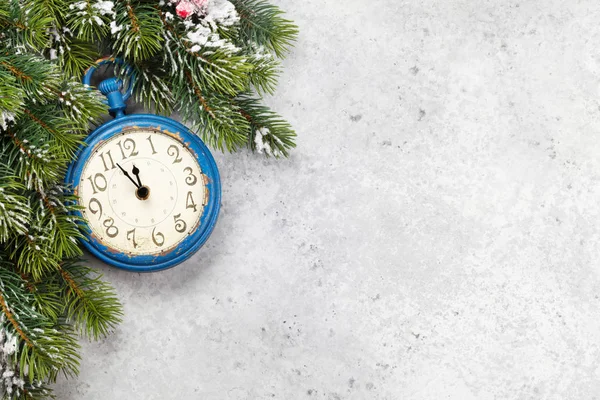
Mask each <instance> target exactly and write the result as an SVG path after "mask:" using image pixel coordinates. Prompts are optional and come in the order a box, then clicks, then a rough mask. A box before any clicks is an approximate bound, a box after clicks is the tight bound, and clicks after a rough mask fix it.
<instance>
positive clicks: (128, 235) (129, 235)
mask: <svg viewBox="0 0 600 400" xmlns="http://www.w3.org/2000/svg"><path fill="white" fill-rule="evenodd" d="M130 238H131V239H130ZM127 240H133V248H134V249H135V248H136V247H137V246H138V244H137V242H136V241H135V228H133V229H132V230H130V231H127Z"/></svg>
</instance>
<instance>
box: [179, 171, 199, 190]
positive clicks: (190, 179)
mask: <svg viewBox="0 0 600 400" xmlns="http://www.w3.org/2000/svg"><path fill="white" fill-rule="evenodd" d="M183 172H187V173H188V174H189V176H186V178H185V183H187V184H188V185H190V186H194V185H195V184H196V182H198V178H197V177H196V175H194V174H193V173H192V172H194V170H192V169H191V168H190V167H185V168H184V169H183Z"/></svg>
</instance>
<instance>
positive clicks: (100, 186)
mask: <svg viewBox="0 0 600 400" xmlns="http://www.w3.org/2000/svg"><path fill="white" fill-rule="evenodd" d="M87 178H88V180H89V181H90V183H91V184H92V189H93V190H94V194H96V193H98V191H100V192H104V191H105V190H106V186H108V183H107V182H106V178H105V177H104V175H102V174H101V173H100V172H98V173H97V174H96V175H94V178H93V179H92V176H91V175H90V176H88V177H87Z"/></svg>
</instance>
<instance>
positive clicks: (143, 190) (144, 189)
mask: <svg viewBox="0 0 600 400" xmlns="http://www.w3.org/2000/svg"><path fill="white" fill-rule="evenodd" d="M135 196H136V197H137V198H138V199H140V200H148V197H150V188H149V187H148V186H146V185H144V186H140V187H139V188H137V190H136V191H135Z"/></svg>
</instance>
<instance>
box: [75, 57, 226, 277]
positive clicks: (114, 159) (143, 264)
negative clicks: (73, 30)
mask: <svg viewBox="0 0 600 400" xmlns="http://www.w3.org/2000/svg"><path fill="white" fill-rule="evenodd" d="M108 63H114V64H121V65H122V66H123V67H124V70H125V72H126V73H127V72H128V70H129V75H130V79H129V82H128V85H127V86H128V87H127V88H123V81H122V80H121V79H119V78H116V77H113V78H109V79H105V80H103V81H102V82H100V84H99V85H98V89H99V90H100V92H102V93H103V94H104V95H105V96H106V97H107V99H108V100H107V102H108V105H109V110H110V112H111V113H112V114H113V115H114V116H115V119H113V120H112V121H109V122H107V123H105V124H103V125H101V126H99V127H98V128H97V129H95V130H94V131H93V132H92V133H91V134H90V135H89V136H88V137H87V138H86V140H85V145H84V146H82V147H81V148H80V149H79V151H78V152H77V154H76V156H75V159H74V161H73V162H72V164H71V165H70V166H69V168H68V171H67V175H66V179H65V180H66V183H67V184H68V185H70V186H71V187H72V188H73V190H74V193H75V194H76V195H77V196H78V199H79V200H78V201H79V205H80V206H81V210H80V211H79V213H80V215H79V216H80V217H82V219H83V220H84V221H85V225H86V226H85V231H86V239H87V240H86V241H84V246H85V247H86V248H87V249H88V250H89V251H90V252H91V253H92V254H94V255H95V256H97V257H98V258H100V259H101V260H103V261H104V262H106V263H108V264H111V265H113V266H115V267H119V268H123V269H127V270H131V271H140V272H141V271H157V270H161V269H165V268H169V267H173V266H175V265H177V264H178V263H180V262H182V261H184V260H186V259H187V258H189V257H190V256H191V255H192V254H194V253H195V252H196V251H197V250H198V249H199V248H200V247H201V246H202V245H203V244H204V243H205V242H206V240H207V239H208V237H209V236H210V234H211V232H212V230H213V228H214V226H215V223H216V221H217V216H218V214H219V209H220V200H221V183H220V180H219V171H218V170H217V165H216V163H215V160H214V159H213V157H212V155H211V153H210V151H209V150H208V148H207V147H206V146H205V145H204V143H203V142H202V140H200V138H198V137H197V136H196V135H195V134H193V133H192V132H190V131H189V130H188V129H187V128H186V127H185V126H183V125H182V124H180V123H179V122H176V121H174V120H172V119H170V118H165V117H160V116H157V115H151V114H133V115H125V113H124V111H125V107H126V105H125V100H127V99H128V98H129V97H130V96H131V92H132V86H133V80H134V76H133V74H131V68H128V67H127V66H126V65H123V62H122V61H121V60H119V59H114V58H108V59H103V60H99V61H98V63H97V64H96V66H93V67H91V68H90V69H89V70H88V71H87V72H86V74H85V76H84V80H83V82H84V83H85V84H87V85H90V83H91V79H92V75H93V74H94V72H95V71H96V69H97V66H100V65H102V64H108Z"/></svg>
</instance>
